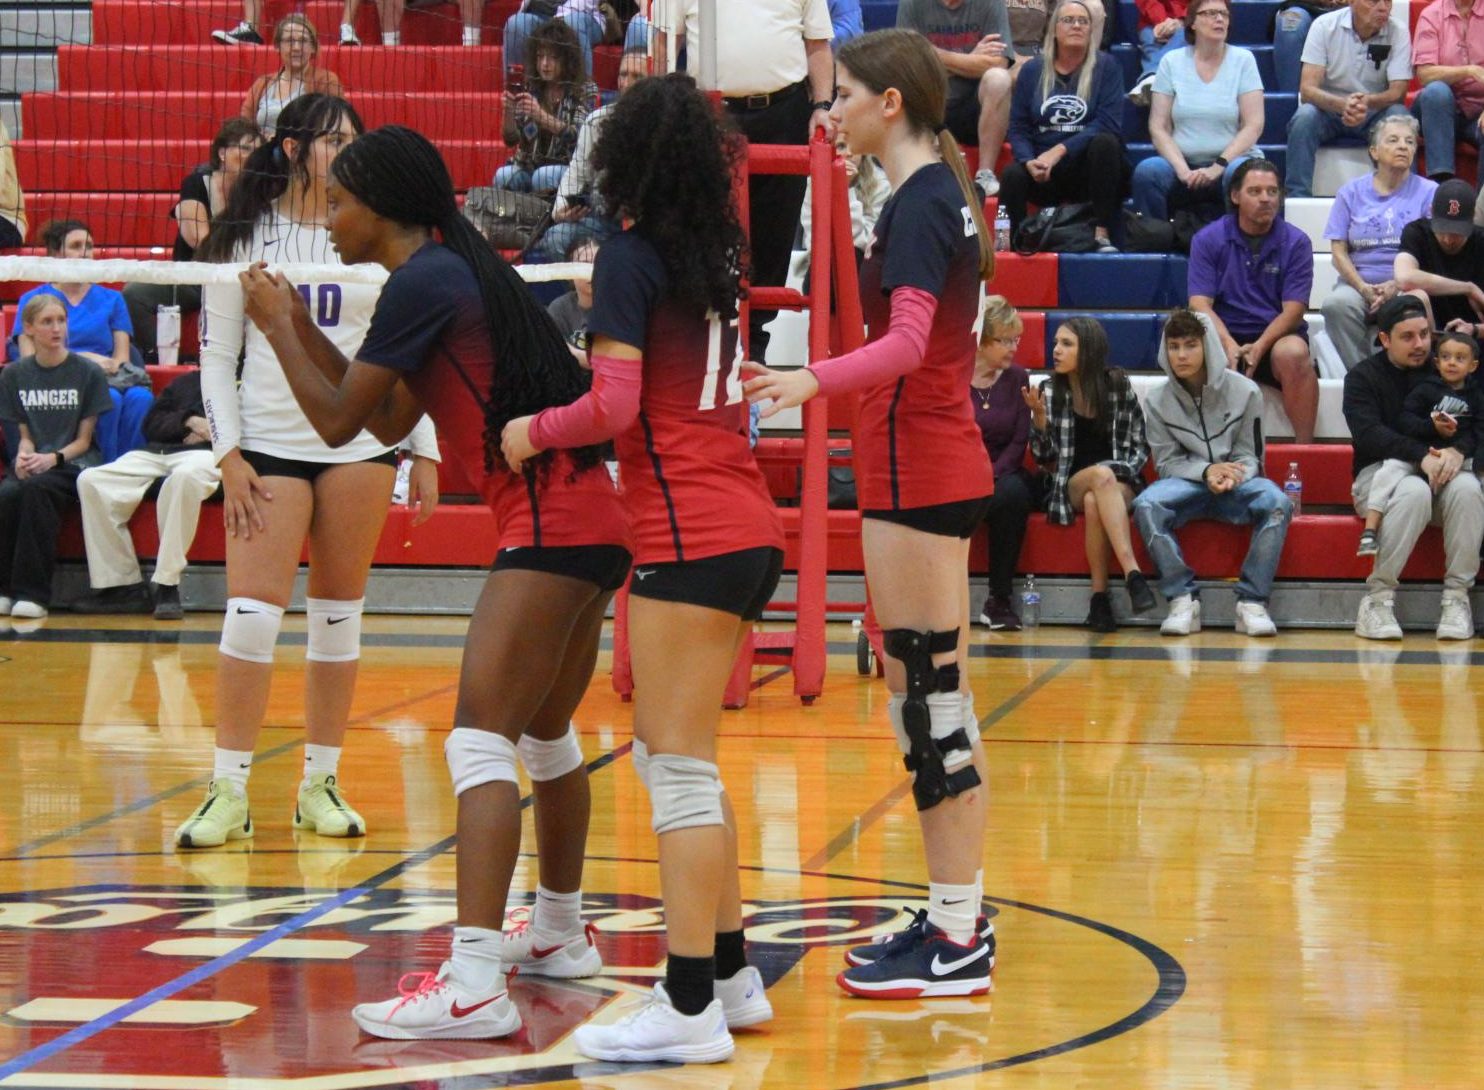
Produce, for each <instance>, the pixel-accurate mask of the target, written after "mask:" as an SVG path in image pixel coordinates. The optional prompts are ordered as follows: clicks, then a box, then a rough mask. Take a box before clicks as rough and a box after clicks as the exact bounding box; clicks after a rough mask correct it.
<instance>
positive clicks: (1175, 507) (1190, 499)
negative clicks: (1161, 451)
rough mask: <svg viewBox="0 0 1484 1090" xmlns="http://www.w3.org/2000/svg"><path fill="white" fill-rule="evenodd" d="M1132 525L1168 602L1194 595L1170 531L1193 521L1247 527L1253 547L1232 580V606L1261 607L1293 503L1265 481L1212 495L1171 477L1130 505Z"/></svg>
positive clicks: (1274, 572) (1193, 585)
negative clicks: (1234, 599) (1234, 582)
mask: <svg viewBox="0 0 1484 1090" xmlns="http://www.w3.org/2000/svg"><path fill="white" fill-rule="evenodd" d="M1133 516H1134V524H1135V525H1137V526H1138V527H1139V536H1140V537H1142V538H1143V539H1144V547H1145V548H1146V549H1148V550H1149V557H1150V559H1151V560H1153V561H1154V566H1155V567H1156V568H1158V569H1159V591H1160V593H1161V594H1163V595H1164V596H1165V597H1166V598H1167V599H1172V598H1176V597H1178V596H1179V595H1181V594H1196V593H1198V592H1199V589H1200V588H1199V586H1198V585H1197V583H1196V581H1195V572H1193V571H1191V570H1190V566H1189V565H1188V564H1186V563H1185V557H1184V555H1183V554H1182V553H1181V552H1180V542H1179V541H1177V540H1176V539H1175V531H1176V530H1177V529H1179V528H1180V527H1181V526H1184V525H1185V524H1186V523H1187V522H1190V521H1191V520H1192V519H1216V520H1217V521H1219V522H1230V523H1232V524H1234V525H1237V526H1240V525H1241V524H1242V523H1247V524H1249V525H1251V526H1252V528H1253V529H1252V543H1251V544H1250V545H1248V546H1247V559H1246V560H1244V561H1243V562H1242V575H1241V578H1239V579H1238V580H1237V601H1239V602H1266V601H1267V600H1268V598H1269V596H1271V595H1272V593H1273V578H1274V577H1275V576H1276V575H1277V573H1278V558H1279V557H1280V556H1282V554H1283V540H1284V538H1285V537H1287V536H1288V523H1289V521H1290V520H1291V519H1292V518H1293V504H1292V503H1290V502H1289V500H1288V497H1287V496H1285V495H1284V494H1283V490H1282V489H1281V488H1279V487H1278V486H1277V485H1276V484H1274V483H1273V482H1272V481H1270V480H1268V479H1267V478H1266V477H1257V478H1255V479H1253V480H1250V481H1243V482H1242V483H1241V484H1239V485H1237V487H1236V488H1233V489H1232V490H1231V491H1230V492H1221V493H1216V492H1212V491H1211V490H1210V489H1209V488H1207V487H1206V486H1205V484H1203V483H1202V482H1200V481H1187V480H1182V479H1179V478H1174V477H1167V478H1165V479H1164V480H1159V481H1155V482H1154V483H1153V484H1151V485H1150V486H1149V487H1148V488H1146V489H1144V491H1142V492H1140V493H1139V495H1138V497H1137V498H1136V499H1135V500H1134V510H1133Z"/></svg>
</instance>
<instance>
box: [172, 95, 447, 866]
mask: <svg viewBox="0 0 1484 1090" xmlns="http://www.w3.org/2000/svg"><path fill="white" fill-rule="evenodd" d="M362 131H363V126H362V125H361V119H360V118H359V117H358V116H357V115H356V112H355V110H354V109H353V108H352V107H351V106H350V104H349V103H347V102H346V101H345V100H344V99H340V98H336V97H333V96H330V95H304V96H302V97H300V98H297V99H295V100H294V101H292V102H290V103H289V104H288V105H287V106H285V107H284V110H283V113H282V114H281V115H280V116H279V120H278V127H277V130H276V132H275V135H274V137H273V140H272V141H271V142H269V143H268V144H265V145H263V146H262V147H261V148H259V149H258V150H257V151H255V152H254V153H253V154H252V156H251V157H250V158H249V159H248V161H247V164H246V166H245V167H244V169H243V175H242V179H241V180H240V181H239V182H238V184H237V186H236V188H235V189H234V190H233V193H232V195H231V197H230V199H229V200H228V203H227V207H226V208H225V209H224V210H223V212H222V214H221V216H219V217H218V218H217V219H216V220H215V221H213V223H212V228H211V233H210V234H209V235H208V236H207V242H206V243H205V244H204V246H203V253H202V256H203V259H204V260H209V261H267V262H269V263H270V264H272V265H285V264H298V263H304V264H317V265H335V264H338V263H339V258H338V256H337V255H336V253H335V249H334V247H333V246H332V245H331V244H330V239H329V235H328V233H327V231H326V229H325V211H326V209H325V182H326V179H327V178H328V175H329V166H330V161H331V160H332V159H334V158H335V155H336V153H337V152H339V150H340V149H341V148H342V147H344V146H345V145H346V144H348V143H349V142H350V141H351V140H353V139H355V137H356V136H358V135H359V134H360V133H361V132H362ZM299 291H300V294H301V295H303V296H304V298H305V300H306V302H307V303H308V305H309V308H310V311H311V313H312V314H313V315H314V316H315V320H316V322H317V324H318V325H319V327H320V328H321V329H322V330H323V331H324V333H325V335H326V336H327V337H328V338H329V339H330V340H331V341H332V342H334V344H335V345H336V347H338V348H339V349H340V350H341V351H342V352H345V353H347V354H349V353H353V352H354V351H355V350H356V349H357V348H358V347H360V344H361V342H362V340H364V339H365V335H366V330H367V328H368V327H369V325H370V321H371V314H372V311H373V310H374V309H375V306H376V300H377V296H378V295H379V291H380V289H379V288H377V287H375V286H373V285H368V284H351V283H338V282H333V281H330V282H321V283H315V284H307V285H300V286H299ZM202 317H203V324H202V333H203V337H202V351H201V389H202V394H203V396H204V399H205V402H206V415H207V419H208V420H209V421H210V424H211V435H212V449H213V451H214V452H215V454H216V456H217V460H218V462H219V463H220V465H221V470H222V486H223V488H224V490H225V492H226V504H225V510H226V514H225V517H226V527H227V595H228V598H227V612H226V618H225V620H224V621H223V624H222V640H221V646H220V655H219V657H218V668H217V697H216V714H217V720H216V757H215V762H214V765H215V767H214V771H213V774H212V780H211V783H210V785H209V786H208V787H207V789H206V798H205V800H204V801H203V802H202V803H201V805H200V806H199V807H197V809H196V811H195V813H193V814H192V815H191V816H190V817H189V818H187V819H186V821H185V822H184V823H183V824H182V825H181V826H180V828H179V829H177V830H176V834H175V843H176V846H177V847H179V848H211V847H217V846H219V845H221V844H223V843H225V842H226V841H228V840H241V839H245V838H247V837H250V836H252V835H253V824H252V816H251V813H250V810H249V807H248V800H247V778H248V772H249V770H250V768H251V766H252V757H253V748H254V746H255V745H256V743H257V738H258V733H259V730H260V728H261V726H262V722H263V716H264V714H265V712H266V709H267V703H268V691H269V686H270V684H271V681H272V673H273V666H272V663H273V650H274V645H275V643H276V642H277V639H278V630H279V626H280V624H281V622H282V619H283V612H284V609H285V607H287V605H288V604H289V597H290V594H291V593H292V591H293V585H294V575H295V573H296V572H297V571H298V567H299V557H300V554H301V552H302V550H303V548H304V542H305V539H306V538H307V539H308V542H309V588H308V602H307V604H308V615H309V637H308V649H307V652H306V654H305V659H306V660H307V661H306V664H305V671H304V689H305V693H304V697H305V710H304V718H305V732H306V736H307V742H306V744H305V746H304V777H303V780H302V781H301V783H300V785H299V792H298V799H297V802H296V805H295V808H294V815H293V824H294V828H296V829H304V830H307V831H310V832H316V833H319V834H320V835H321V836H337V837H353V836H364V835H365V832H366V822H365V820H364V819H363V818H362V817H361V815H360V814H358V813H357V812H356V811H355V810H354V809H353V808H352V807H351V806H350V804H349V803H348V802H346V800H345V798H344V796H343V794H342V793H341V791H340V787H339V784H338V765H339V760H340V750H341V744H342V742H343V740H344V737H345V727H346V722H347V720H348V718H349V715H350V703H351V697H352V693H353V690H354V687H355V679H356V667H357V660H358V659H359V657H360V630H361V607H362V602H363V600H364V594H365V590H366V579H367V576H368V575H369V573H370V568H371V557H372V554H373V552H374V551H375V548H376V542H377V540H378V538H379V537H380V536H381V529H382V524H383V523H384V522H385V521H386V515H387V509H388V506H389V504H390V501H391V492H392V485H393V482H394V480H395V477H396V452H395V449H391V448H388V447H387V446H386V444H385V443H383V442H381V441H380V440H378V439H377V438H376V437H375V436H373V435H371V434H370V433H369V432H362V433H361V434H360V435H359V436H357V437H356V438H354V439H352V440H351V441H350V442H349V443H347V444H345V445H344V446H341V447H337V448H331V447H329V446H327V445H326V444H325V443H324V441H323V440H322V439H320V437H319V435H318V434H317V433H316V432H315V430H314V428H313V426H312V425H310V423H309V422H308V421H307V420H306V419H305V418H304V414H303V412H302V411H300V409H299V406H298V403H297V402H296V401H295V400H294V395H293V393H292V391H291V390H290V389H289V386H288V383H287V382H286V380H285V379H284V376H283V371H282V368H281V367H280V366H279V363H278V359H277V357H276V356H275V355H274V354H273V350H272V348H271V347H269V345H268V343H267V341H266V340H265V339H264V337H263V336H262V334H261V333H259V332H258V330H257V328H256V327H254V326H253V325H252V323H250V322H248V321H247V320H246V318H245V316H244V311H243V297H242V289H241V287H240V285H238V284H236V283H232V284H223V285H209V286H208V287H207V288H206V291H205V293H204V298H203V305H202ZM244 347H245V349H246V355H245V361H244V364H243V369H242V378H241V384H240V387H239V385H238V383H237V382H236V368H237V360H238V358H239V355H240V354H241V353H242V351H243V349H244ZM410 445H411V448H412V451H413V455H414V469H413V477H412V493H411V496H410V497H409V498H410V499H415V500H416V502H417V504H418V507H419V511H418V514H417V516H416V518H415V520H414V521H415V522H420V521H423V520H425V519H426V518H427V517H428V516H430V515H431V514H432V511H433V508H434V506H435V505H436V504H437V500H438V485H437V467H436V464H435V463H436V461H437V441H436V438H435V437H434V434H433V428H432V424H431V423H430V422H429V421H428V420H427V418H426V417H425V418H423V420H422V421H420V422H419V423H418V425H417V427H416V428H415V429H414V430H413V432H412V435H411V437H410Z"/></svg>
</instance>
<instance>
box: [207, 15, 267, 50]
mask: <svg viewBox="0 0 1484 1090" xmlns="http://www.w3.org/2000/svg"><path fill="white" fill-rule="evenodd" d="M211 36H212V38H214V39H215V40H217V41H219V42H221V43H222V45H262V44H263V38H262V35H260V34H259V33H258V32H257V30H256V28H254V27H253V25H252V24H251V23H249V22H247V21H246V20H244V21H243V22H240V23H238V24H237V25H236V26H235V27H233V28H232V29H231V30H213V31H212V32H211Z"/></svg>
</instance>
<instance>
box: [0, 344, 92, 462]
mask: <svg viewBox="0 0 1484 1090" xmlns="http://www.w3.org/2000/svg"><path fill="white" fill-rule="evenodd" d="M112 408H113V401H112V399H111V398H110V397H109V396H108V380H107V379H106V378H104V376H103V371H102V369H101V368H99V367H98V366H97V365H96V364H94V363H90V362H88V361H87V360H85V359H83V358H82V357H81V356H79V355H76V354H74V353H69V354H68V356H67V358H66V359H65V360H63V361H62V362H61V363H59V364H57V365H56V366H55V367H43V366H41V364H39V363H37V362H36V357H35V356H26V357H24V358H22V359H19V360H16V362H15V363H12V364H11V365H10V366H8V367H6V368H5V370H4V371H0V420H9V421H11V422H13V423H17V424H24V425H26V429H27V430H28V431H29V432H30V433H31V441H32V442H33V443H35V444H36V452H37V453H38V454H50V453H52V452H53V451H56V450H61V449H62V448H63V447H65V446H66V445H67V444H68V443H70V442H72V440H74V439H76V438H77V429H78V427H79V426H80V425H81V424H82V422H83V421H84V420H85V419H87V418H88V417H90V416H98V415H100V414H101V413H106V412H108V411H109V410H110V409H112ZM102 461H103V455H102V452H100V451H99V450H98V447H97V444H96V443H95V444H94V445H93V446H92V447H91V448H90V449H89V450H88V452H87V453H86V454H84V455H82V456H81V457H78V458H74V459H72V464H74V465H78V466H82V467H84V468H86V467H88V466H95V465H99V464H101V463H102Z"/></svg>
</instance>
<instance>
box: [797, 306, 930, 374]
mask: <svg viewBox="0 0 1484 1090" xmlns="http://www.w3.org/2000/svg"><path fill="white" fill-rule="evenodd" d="M937 311H938V300H937V298H936V297H934V296H932V295H929V294H928V293H927V292H925V291H923V290H922V289H921V288H897V289H896V290H895V291H893V292H892V293H891V327H890V328H889V329H888V330H887V331H886V335H885V336H884V337H881V338H880V339H879V340H875V341H872V342H871V343H870V344H868V345H866V346H865V347H864V348H857V349H856V350H855V351H854V352H850V353H847V354H846V355H843V356H836V357H835V358H834V359H832V360H823V361H821V362H820V363H816V364H814V365H812V366H811V367H810V370H811V371H813V372H814V377H815V378H816V379H818V380H819V392H820V394H821V395H823V396H824V397H833V396H834V395H836V394H843V393H849V392H851V391H852V390H863V389H865V388H866V387H868V386H877V385H880V384H881V383H883V382H888V381H890V380H891V379H894V378H897V377H898V376H900V375H905V374H907V373H908V372H909V371H915V370H917V368H918V367H920V366H921V365H922V360H923V357H924V356H925V355H926V354H927V345H928V334H929V332H930V331H931V330H932V328H933V315H934V314H936V313H937Z"/></svg>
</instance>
